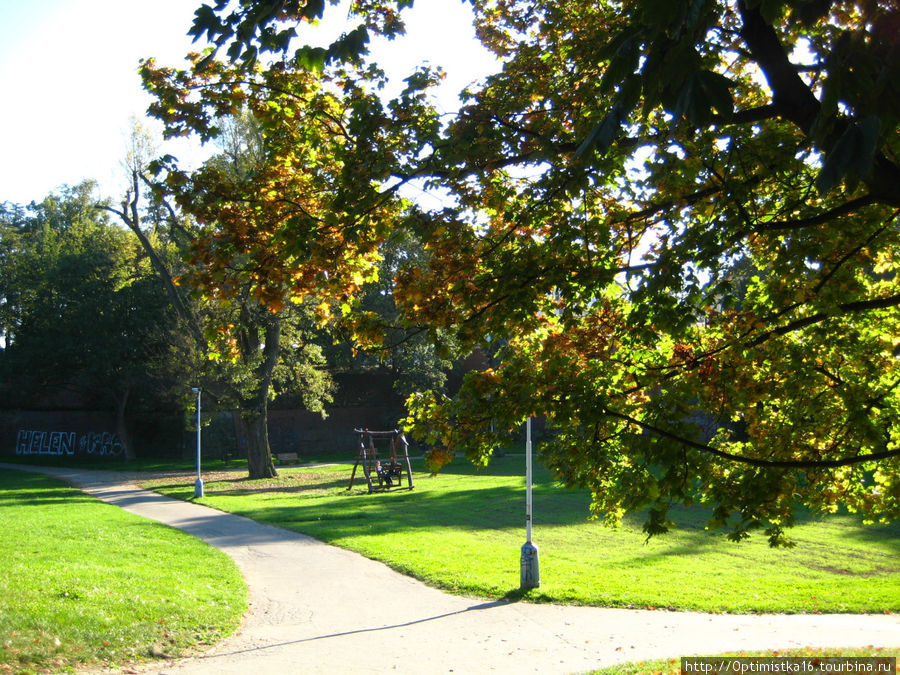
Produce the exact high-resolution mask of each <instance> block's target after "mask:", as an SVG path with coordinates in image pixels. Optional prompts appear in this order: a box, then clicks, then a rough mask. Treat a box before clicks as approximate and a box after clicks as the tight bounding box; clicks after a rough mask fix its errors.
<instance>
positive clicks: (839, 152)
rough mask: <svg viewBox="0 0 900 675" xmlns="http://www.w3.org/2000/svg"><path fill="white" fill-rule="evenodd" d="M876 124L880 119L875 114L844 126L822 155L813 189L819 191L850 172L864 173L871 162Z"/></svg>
mask: <svg viewBox="0 0 900 675" xmlns="http://www.w3.org/2000/svg"><path fill="white" fill-rule="evenodd" d="M880 127H881V123H880V120H879V119H878V117H876V116H875V115H869V116H868V117H867V118H866V119H865V120H863V121H862V122H861V123H857V122H854V123H853V124H851V125H850V126H848V127H847V129H846V130H845V131H844V133H843V134H841V137H840V138H839V139H838V140H837V143H835V144H834V147H833V148H832V149H831V152H829V153H828V156H827V157H825V162H824V163H823V164H822V169H821V171H819V176H818V178H816V188H817V189H818V190H819V192H820V193H821V194H824V193H826V192H828V191H829V190H831V189H832V188H833V187H835V186H836V185H838V184H839V183H840V182H841V181H842V180H843V179H844V178H845V177H846V176H848V174H851V172H852V174H851V175H853V176H855V177H857V178H864V177H865V176H867V175H868V173H869V171H871V169H872V163H873V162H874V161H875V150H876V149H877V146H878V136H879V130H880Z"/></svg>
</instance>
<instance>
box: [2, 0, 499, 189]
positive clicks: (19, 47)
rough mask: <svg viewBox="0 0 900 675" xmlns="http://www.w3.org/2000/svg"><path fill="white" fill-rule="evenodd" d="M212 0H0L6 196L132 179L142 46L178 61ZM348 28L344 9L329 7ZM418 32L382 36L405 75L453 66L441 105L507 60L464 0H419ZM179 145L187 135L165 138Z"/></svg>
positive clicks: (411, 16)
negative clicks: (495, 53) (128, 173)
mask: <svg viewBox="0 0 900 675" xmlns="http://www.w3.org/2000/svg"><path fill="white" fill-rule="evenodd" d="M200 4H202V0H154V1H153V2H152V3H148V2H142V1H139V0H41V1H40V2H18V1H16V0H0V202H5V201H9V202H13V203H18V204H27V203H29V202H31V201H40V200H41V199H43V198H44V197H45V196H46V195H47V194H49V193H50V192H52V191H54V190H56V189H58V188H59V187H60V186H62V185H64V184H68V185H75V184H77V183H79V182H81V181H82V180H84V179H88V178H90V179H93V180H96V181H98V183H100V192H101V196H105V197H113V198H115V197H116V196H117V195H118V194H119V193H120V192H121V191H122V190H123V188H124V185H125V178H124V171H123V169H122V168H121V162H122V159H123V158H124V156H125V151H126V150H125V149H126V139H127V137H128V133H129V130H130V128H131V120H132V119H135V118H137V119H143V118H144V111H145V110H146V107H147V104H148V103H149V101H150V99H149V97H148V95H147V94H146V93H145V92H144V91H143V90H142V89H141V85H140V78H139V77H138V75H137V67H138V62H139V61H140V59H142V58H147V57H151V56H152V57H155V58H156V59H157V61H159V62H160V63H162V64H165V65H170V66H179V65H181V64H182V62H183V56H184V54H186V53H187V52H189V51H192V50H197V49H198V48H201V47H202V44H201V43H197V44H195V45H192V44H191V39H190V38H189V37H188V36H187V30H188V28H189V27H190V25H191V22H192V19H193V13H194V10H195V9H196V8H197V7H198V6H199V5H200ZM330 9H331V11H332V17H333V18H334V19H336V20H337V24H336V26H331V27H330V28H331V30H332V31H337V32H338V33H340V32H341V30H343V26H345V25H346V26H347V27H348V28H349V27H352V25H351V24H347V23H345V21H344V18H345V15H344V14H342V13H341V11H340V9H339V8H330ZM405 16H406V17H407V22H408V33H409V37H408V38H407V39H405V40H403V41H402V42H395V43H390V44H381V45H376V46H374V49H375V50H376V53H377V54H378V55H379V58H380V60H381V61H382V62H383V63H384V64H385V65H386V66H387V68H386V69H387V70H388V72H389V73H393V74H396V75H397V76H398V77H400V78H402V77H404V76H406V75H408V74H409V73H410V72H412V70H413V68H415V66H416V65H418V64H419V63H422V62H424V61H428V62H430V63H432V64H437V65H442V66H443V67H444V68H445V69H446V70H447V71H448V78H447V81H446V82H445V85H444V88H443V89H444V91H443V93H442V97H441V99H440V100H441V105H442V106H443V107H444V108H445V109H447V110H453V109H455V106H456V96H455V94H456V92H458V91H459V90H461V89H462V88H463V87H465V86H467V85H468V84H469V83H471V82H472V81H474V80H477V79H478V78H480V77H483V76H484V75H486V74H488V73H490V72H492V71H493V70H496V69H497V67H498V66H497V63H496V61H495V60H494V59H493V58H492V57H491V56H490V55H489V54H488V53H487V52H486V51H485V50H484V49H483V48H481V46H480V45H478V44H477V43H476V42H475V41H474V38H473V31H472V27H471V16H470V14H469V9H468V5H466V4H464V3H463V2H462V0H419V2H418V3H416V6H415V8H414V9H413V10H412V12H411V13H407V14H406V15H405ZM165 151H166V152H171V153H172V154H175V155H176V156H178V155H179V154H184V153H188V152H190V151H189V150H188V149H186V148H185V147H183V146H170V147H166V148H165Z"/></svg>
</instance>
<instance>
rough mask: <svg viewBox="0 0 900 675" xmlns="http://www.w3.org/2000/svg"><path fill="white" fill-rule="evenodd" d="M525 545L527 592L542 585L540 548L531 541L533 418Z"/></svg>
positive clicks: (523, 571) (528, 441) (524, 583)
mask: <svg viewBox="0 0 900 675" xmlns="http://www.w3.org/2000/svg"><path fill="white" fill-rule="evenodd" d="M525 425H526V426H525V429H526V431H525V539H526V541H525V543H524V544H523V545H522V559H521V576H520V583H519V586H520V587H521V588H522V590H525V591H527V590H528V589H530V588H537V587H538V586H540V585H541V570H540V564H539V562H538V548H537V546H535V545H534V544H533V543H532V541H531V514H532V500H531V475H532V470H531V469H532V462H531V418H530V417H529V418H528V421H527V422H526V423H525Z"/></svg>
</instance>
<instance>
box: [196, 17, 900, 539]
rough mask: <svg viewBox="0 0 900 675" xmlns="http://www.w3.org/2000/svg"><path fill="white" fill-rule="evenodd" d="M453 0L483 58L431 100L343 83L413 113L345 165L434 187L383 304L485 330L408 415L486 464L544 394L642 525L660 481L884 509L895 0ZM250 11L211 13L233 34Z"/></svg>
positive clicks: (895, 239)
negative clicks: (460, 3)
mask: <svg viewBox="0 0 900 675" xmlns="http://www.w3.org/2000/svg"><path fill="white" fill-rule="evenodd" d="M265 4H266V3H262V2H255V3H248V4H247V5H246V6H247V7H255V8H256V9H258V10H260V11H261V9H262V7H263V6H264V5H265ZM403 4H405V3H395V2H389V1H387V0H385V1H383V2H380V3H371V5H370V4H369V3H366V6H365V7H364V8H361V9H359V12H360V14H359V15H360V16H361V17H367V16H371V14H370V12H371V11H372V7H373V6H377V7H378V8H379V9H380V10H381V11H383V12H384V13H385V15H390V16H391V17H394V16H395V15H396V11H397V10H399V9H401V8H402V5H403ZM472 4H473V7H474V10H475V16H476V28H477V32H478V35H479V37H480V38H481V40H482V42H483V43H484V44H485V45H487V46H488V47H489V48H491V49H492V50H494V51H495V52H496V53H497V55H498V56H499V57H500V58H502V59H503V70H502V72H500V73H498V74H496V75H494V76H492V77H490V78H488V79H487V80H486V81H485V82H484V83H483V84H482V85H481V86H479V87H476V88H473V89H472V90H471V91H470V92H469V93H468V99H467V100H466V105H465V106H464V107H463V108H462V110H461V111H460V112H459V113H458V114H457V115H456V116H455V118H454V119H453V120H452V121H450V122H449V123H448V124H447V125H446V126H440V125H435V124H422V120H431V119H434V115H433V113H429V112H428V108H427V102H424V101H423V99H422V98H421V96H419V95H417V96H415V97H410V98H409V99H407V100H400V101H397V102H395V103H394V104H392V105H389V106H388V108H387V110H385V109H384V108H383V107H380V106H379V105H378V104H377V103H376V102H374V101H373V100H372V99H371V98H367V97H365V96H363V97H362V99H357V97H358V96H359V95H360V94H361V92H360V91H359V90H358V89H356V90H354V89H352V88H350V89H345V92H346V93H347V95H348V96H350V99H349V100H351V101H356V102H355V103H351V104H350V105H351V109H352V110H353V111H354V114H355V120H356V121H355V123H354V125H355V126H354V128H362V127H365V128H367V129H369V130H370V133H371V134H372V135H375V136H377V135H378V134H379V133H388V131H387V130H388V129H390V130H391V131H390V133H391V134H392V135H393V137H395V138H400V137H404V136H402V134H403V133H405V134H406V136H405V138H407V139H417V142H414V143H408V144H406V145H403V146H397V145H395V146H394V148H395V149H396V152H395V153H393V154H392V155H391V156H387V155H385V154H384V153H382V152H378V151H377V147H378V146H377V145H376V146H370V147H369V148H368V151H369V153H370V155H368V156H366V155H362V154H360V155H356V159H357V161H360V166H368V165H367V164H366V163H365V162H363V161H362V160H363V158H364V157H365V158H366V159H365V161H366V162H371V164H374V166H377V167H379V168H380V170H381V172H382V173H381V174H380V176H379V178H380V180H387V177H388V175H389V174H390V175H392V176H393V177H394V179H395V180H397V179H399V180H400V181H402V180H406V179H408V177H409V176H411V175H418V176H427V177H428V179H429V180H430V181H431V184H432V185H435V186H440V187H441V188H442V189H443V190H445V191H447V192H448V193H449V194H451V195H452V196H453V198H454V200H455V202H454V205H453V206H452V207H449V208H445V209H444V210H442V211H439V212H429V213H426V212H420V211H417V210H411V212H410V215H409V217H408V218H407V219H406V220H405V225H406V226H407V227H410V228H411V229H412V230H413V231H414V232H415V234H416V236H417V237H418V238H419V239H420V240H421V241H422V242H423V243H424V246H425V250H426V252H427V254H428V265H427V266H423V265H418V266H411V267H409V268H407V269H404V270H402V271H401V272H400V273H399V274H398V277H397V290H396V293H395V295H396V301H397V303H398V306H399V307H400V309H401V311H402V312H404V314H405V315H406V317H407V320H408V321H409V322H410V323H411V324H417V325H427V326H429V327H430V328H431V329H445V330H452V331H454V332H455V333H456V334H458V335H459V336H460V338H461V339H462V340H463V341H464V344H466V345H469V346H474V345H487V346H491V347H492V348H493V347H494V346H497V345H499V347H498V348H497V358H498V363H499V365H498V367H497V368H496V369H492V370H488V371H486V372H482V373H477V374H472V375H470V376H469V378H468V379H467V381H466V383H465V385H464V387H463V389H462V390H461V391H460V393H459V395H458V396H457V397H455V398H454V399H452V400H451V399H447V398H445V397H442V396H441V395H438V394H434V393H422V394H420V395H419V396H417V397H414V398H413V399H412V400H411V406H412V417H411V418H410V421H409V424H410V426H411V427H412V428H413V429H414V430H415V432H416V433H417V434H418V435H419V436H420V437H423V438H426V439H428V440H430V441H432V442H435V443H441V444H443V445H445V446H447V447H451V448H463V449H465V450H466V451H467V453H468V454H469V456H470V457H471V458H472V459H474V460H475V461H476V462H477V463H483V462H485V461H487V458H488V457H489V456H490V453H491V452H492V450H493V449H494V448H495V447H497V445H498V444H500V443H502V442H503V441H504V435H505V434H506V433H507V431H508V430H509V429H512V428H515V427H516V426H517V425H519V424H520V423H521V422H522V421H523V420H524V418H525V417H526V416H528V415H544V416H546V417H547V419H548V421H549V422H550V423H551V425H552V426H554V427H555V428H556V430H557V434H556V437H555V439H554V441H553V442H552V443H550V444H548V445H547V446H546V448H545V454H546V457H547V460H548V461H549V462H550V463H551V465H552V466H553V467H554V468H555V469H556V470H557V471H558V472H559V474H560V475H561V476H562V477H563V478H564V479H565V480H566V481H567V482H569V483H571V484H575V485H583V486H587V487H589V488H590V489H591V491H592V493H593V508H594V510H595V511H596V512H597V513H598V514H605V515H606V516H607V517H609V518H610V519H611V520H617V519H618V518H619V517H621V514H622V513H623V512H624V511H626V510H635V509H641V508H647V509H648V511H647V512H648V513H649V514H650V516H649V518H648V520H647V523H646V530H647V532H648V533H649V534H657V533H661V532H664V531H666V529H667V528H668V519H667V516H666V514H667V512H668V509H669V508H670V506H671V505H672V504H675V503H694V502H702V503H706V504H709V505H711V506H713V507H714V515H713V518H712V520H711V522H710V526H711V527H714V528H726V529H727V530H729V531H730V532H731V536H732V537H733V538H734V539H738V540H739V539H742V538H744V537H746V536H747V534H748V533H749V532H750V531H751V530H754V529H757V528H761V529H764V530H765V531H766V533H767V534H768V536H769V540H770V542H771V543H772V544H773V545H777V544H786V543H788V540H787V538H786V536H785V529H786V528H787V527H789V526H790V525H791V524H792V522H793V517H794V516H793V514H794V510H795V508H796V507H797V505H798V504H800V503H805V504H808V505H810V506H812V507H813V508H815V509H819V510H822V511H833V510H835V509H837V508H838V505H839V504H844V505H846V506H847V507H849V508H851V509H853V510H860V511H864V512H865V513H867V514H868V515H869V517H871V518H872V519H877V518H880V519H892V518H896V517H897V515H898V514H900V476H898V474H900V425H898V419H900V416H898V412H900V393H898V391H900V390H898V385H900V363H898V349H900V345H898V343H897V336H898V335H900V310H898V306H900V287H898V277H897V267H896V261H897V256H898V246H900V225H898V209H900V201H898V192H897V186H898V185H900V166H898V161H897V157H898V153H900V135H898V133H897V125H898V119H900V108H898V101H900V96H898V94H900V92H898V86H900V85H898V83H900V57H898V54H900V52H898V43H897V35H898V34H900V31H898V30H897V27H898V22H900V10H898V7H897V5H896V2H892V1H890V0H871V1H870V0H860V1H858V2H850V1H835V2H831V1H826V2H793V1H788V0H762V1H760V0H736V1H735V2H724V1H714V0H692V1H691V2H684V3H671V2H665V1H662V0H629V1H627V2H623V3H611V2H600V3H598V2H587V1H580V0H578V1H576V2H566V3H557V2H549V1H546V2H545V1H543V0H538V1H537V2H529V3H523V2H517V1H515V0H511V1H509V2H506V1H503V2H498V1H494V0H475V1H474V2H473V3H472ZM219 9H221V8H219ZM221 13H222V12H221V11H219V12H213V14H219V15H221ZM260 16H261V15H260ZM282 18H286V19H291V18H296V17H295V16H293V15H292V14H290V13H287V14H285V15H282ZM207 19H209V15H208V14H207ZM209 21H212V19H209ZM231 23H232V22H231V19H230V18H228V19H227V20H226V21H225V22H224V23H223V24H222V25H226V24H227V25H231ZM270 24H272V21H270V20H268V19H265V18H263V19H262V20H261V21H260V22H257V23H256V24H254V25H253V27H252V30H251V31H250V32H249V33H248V34H246V35H241V34H237V33H228V32H227V31H226V30H219V27H214V30H213V33H214V34H216V35H218V36H219V37H220V38H222V39H224V40H225V41H226V42H227V41H231V42H232V44H242V45H244V47H242V48H235V50H236V51H235V53H236V54H237V55H240V54H241V53H242V51H241V50H242V49H244V48H246V46H247V45H252V44H254V40H258V39H259V35H260V33H259V31H260V30H262V29H263V28H265V27H266V26H269V25H270ZM207 25H209V23H207ZM381 28H383V29H384V30H385V31H386V32H392V31H393V32H396V30H397V25H396V23H394V22H390V23H389V24H384V25H383V26H382V27H381ZM377 29H379V28H378V27H373V28H372V30H377ZM354 58H355V55H354ZM278 72H279V67H275V68H273V69H272V71H271V73H272V74H277V73H278ZM314 109H315V108H314ZM366 125H368V126H366ZM398 130H401V131H398ZM345 166H346V164H345ZM347 178H348V176H347V175H344V176H343V179H347ZM371 178H372V179H374V178H375V177H374V176H371ZM344 184H345V185H346V184H347V183H344ZM344 204H346V202H345V203H342V204H341V206H344ZM358 206H359V204H356V205H354V206H351V207H350V208H349V209H348V210H347V211H339V212H338V213H339V214H341V215H339V216H338V219H339V220H342V221H344V224H343V225H342V227H346V224H347V223H346V220H344V215H343V214H345V213H349V212H351V211H353V210H357V212H359V210H358ZM362 212H363V213H366V211H365V210H363V211H362ZM354 222H355V221H354ZM372 225H374V223H372ZM350 231H351V232H358V231H359V230H357V229H354V228H351V229H350ZM294 236H295V235H294V234H291V235H290V236H289V237H286V239H285V241H286V242H292V241H293V237H294ZM300 241H303V238H302V236H301V237H300ZM286 252H287V254H288V255H290V254H291V249H290V244H289V245H288V246H287V248H286ZM748 271H749V272H748ZM298 286H299V287H300V288H302V284H299V285H298Z"/></svg>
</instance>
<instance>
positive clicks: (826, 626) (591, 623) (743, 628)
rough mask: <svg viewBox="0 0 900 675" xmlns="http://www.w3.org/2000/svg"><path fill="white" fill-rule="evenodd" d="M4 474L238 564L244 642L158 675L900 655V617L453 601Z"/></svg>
mask: <svg viewBox="0 0 900 675" xmlns="http://www.w3.org/2000/svg"><path fill="white" fill-rule="evenodd" d="M0 466H4V467H5V468H15V469H26V470H34V471H40V472H43V473H48V474H51V475H54V476H57V477H59V478H62V479H64V480H66V481H69V482H71V483H73V484H74V485H76V486H78V487H80V488H81V489H83V490H84V491H85V492H87V493H89V494H91V495H93V496H95V497H97V498H99V499H102V500H103V501H106V502H109V503H111V504H115V505H117V506H120V507H122V508H123V509H125V510H127V511H130V512H132V513H136V514H138V515H141V516H145V517H147V518H152V519H154V520H158V521H160V522H163V523H166V524H168V525H171V526H172V527H176V528H178V529H181V530H184V531H185V532H189V533H190V534H192V535H194V536H196V537H199V538H200V539H203V540H204V541H206V542H208V543H210V544H212V545H213V546H215V547H217V548H220V549H222V550H223V551H225V552H226V553H227V554H228V555H230V556H231V557H232V558H234V560H235V562H237V564H238V567H239V568H240V569H241V572H242V573H243V575H244V578H245V579H246V581H247V585H248V586H249V589H250V609H249V611H248V613H247V615H246V616H245V618H244V622H243V624H242V626H241V628H240V629H239V631H238V633H237V634H236V635H234V636H233V637H231V638H230V639H227V640H224V641H223V642H221V643H220V644H218V645H216V647H215V648H213V649H212V650H211V651H209V652H207V653H205V654H203V655H202V656H197V657H194V658H189V659H185V660H180V661H173V662H168V663H166V664H165V665H163V666H161V665H160V664H155V665H153V666H152V667H151V668H150V669H149V670H150V671H152V672H156V673H166V674H168V673H171V674H173V675H174V674H176V673H178V674H188V673H189V674H194V673H211V674H212V673H215V674H217V675H218V674H220V673H234V674H238V673H240V674H241V675H247V674H251V675H265V674H268V673H302V674H307V673H352V674H354V675H355V674H357V673H360V674H361V673H403V674H409V675H429V674H431V673H464V674H466V675H469V674H480V673H544V674H549V673H560V674H572V673H583V672H585V671H589V670H591V669H594V668H599V667H601V666H606V665H610V664H613V663H617V662H623V661H636V660H642V659H649V658H668V657H680V656H686V655H713V654H718V653H721V652H725V651H738V650H759V649H783V648H788V647H805V646H818V647H853V646H866V645H878V646H882V647H893V646H897V647H900V615H810V616H806V615H800V616H787V615H756V616H741V615H722V614H718V615H710V614H697V613H688V612H667V611H645V610H626V609H603V608H595V607H569V606H557V605H543V604H529V603H525V602H492V601H486V600H479V599H475V598H465V597H459V596H454V595H447V594H445V593H442V592H441V591H438V590H435V589H433V588H429V587H428V586H425V585H424V584H422V583H420V582H418V581H416V580H414V579H411V578H409V577H405V576H403V575H401V574H398V573H396V572H394V571H393V570H391V569H389V568H388V567H387V566H385V565H383V564H381V563H378V562H373V561H371V560H368V559H366V558H364V557H362V556H360V555H357V554H355V553H351V552H349V551H344V550H342V549H339V548H335V547H333V546H328V545H326V544H323V543H321V542H318V541H316V540H314V539H311V538H309V537H306V536H304V535H301V534H296V533H293V532H289V531H287V530H283V529H280V528H277V527H272V526H269V525H263V524H260V523H256V522H254V521H251V520H248V519H246V518H242V517H239V516H234V515H230V514H227V513H222V512H221V511H216V510H214V509H210V508H207V507H204V506H199V505H197V504H191V503H188V502H183V501H178V500H174V499H169V498H167V497H163V496H160V495H157V494H154V493H152V492H147V491H145V490H141V489H139V488H137V487H136V486H135V485H134V484H133V483H132V480H134V479H136V478H137V476H134V475H131V476H129V475H128V474H124V473H115V472H103V471H82V470H74V469H50V468H36V467H34V468H29V467H25V466H18V465H17V466H12V465H0ZM460 553H461V555H465V552H464V551H462V552H460ZM898 651H900V649H898Z"/></svg>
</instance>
